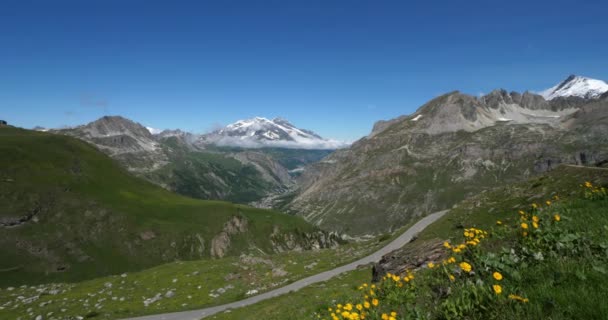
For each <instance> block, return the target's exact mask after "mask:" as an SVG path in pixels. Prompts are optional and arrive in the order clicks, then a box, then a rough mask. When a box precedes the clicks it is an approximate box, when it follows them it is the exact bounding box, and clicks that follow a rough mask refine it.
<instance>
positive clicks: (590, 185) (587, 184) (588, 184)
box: [585, 181, 593, 188]
mask: <svg viewBox="0 0 608 320" xmlns="http://www.w3.org/2000/svg"><path fill="white" fill-rule="evenodd" d="M585 187H587V188H593V184H591V182H589V181H585Z"/></svg>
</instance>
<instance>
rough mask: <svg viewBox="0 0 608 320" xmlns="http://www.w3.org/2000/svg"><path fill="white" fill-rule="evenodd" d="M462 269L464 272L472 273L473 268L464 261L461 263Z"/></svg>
mask: <svg viewBox="0 0 608 320" xmlns="http://www.w3.org/2000/svg"><path fill="white" fill-rule="evenodd" d="M460 269H462V271H464V272H467V273H470V272H471V270H472V269H473V267H472V266H471V265H470V264H469V263H467V262H464V261H463V262H461V263H460Z"/></svg>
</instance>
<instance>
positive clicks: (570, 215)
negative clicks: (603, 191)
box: [212, 167, 608, 319]
mask: <svg viewBox="0 0 608 320" xmlns="http://www.w3.org/2000/svg"><path fill="white" fill-rule="evenodd" d="M584 181H592V182H593V183H594V184H595V185H604V186H606V185H608V170H600V169H595V168H571V167H562V168H559V169H558V170H555V171H554V172H550V173H548V174H547V175H544V176H541V177H537V178H534V179H531V180H529V181H525V182H522V183H518V184H514V185H509V186H504V187H501V188H496V189H494V190H490V191H486V192H483V193H481V194H479V195H478V196H475V197H472V198H470V199H468V200H466V201H463V202H461V203H459V205H458V207H457V208H455V209H453V210H452V211H451V212H450V213H448V214H447V215H446V216H445V217H444V218H443V219H441V220H439V221H438V222H436V223H435V224H433V225H431V226H429V227H428V228H427V229H425V230H424V231H422V232H421V233H420V234H419V237H418V239H417V240H415V241H414V242H411V243H409V244H408V245H406V247H407V248H409V249H410V250H411V249H414V250H411V251H414V252H415V251H416V250H415V248H417V247H422V246H423V245H424V244H426V243H429V241H432V240H433V239H434V240H435V241H436V238H440V239H446V240H450V241H452V242H453V243H454V242H455V243H458V242H460V241H462V240H461V239H462V232H463V228H468V227H473V226H474V227H477V228H481V229H484V230H488V231H489V232H490V235H491V236H490V238H489V239H488V240H487V241H484V242H483V243H482V245H481V246H480V248H481V249H480V250H482V252H483V254H484V257H485V258H484V259H490V260H492V261H494V260H496V259H498V258H496V257H500V252H502V250H503V248H506V249H507V252H508V250H509V248H512V247H517V243H519V240H518V239H520V238H521V234H520V231H519V230H518V229H519V222H520V221H519V215H518V214H517V212H518V210H520V209H522V210H525V211H529V210H530V208H531V204H532V203H538V204H540V203H544V201H545V200H547V199H550V198H551V197H552V196H555V195H559V197H560V198H561V200H560V201H558V202H557V203H554V204H553V205H552V207H550V208H548V209H544V210H548V211H546V212H547V213H546V214H547V215H549V216H551V215H552V214H553V213H559V214H560V215H561V216H562V221H561V222H560V223H561V224H560V225H561V226H563V228H564V231H562V232H563V235H566V234H576V235H579V236H580V237H581V238H580V239H582V240H580V241H584V242H582V243H587V245H584V246H583V245H582V244H581V245H580V246H575V248H574V249H573V250H572V251H564V253H563V254H562V255H557V256H549V255H548V253H546V252H545V258H544V259H543V260H540V261H534V260H532V262H528V263H526V264H525V265H521V264H517V263H516V264H515V266H514V267H511V268H507V267H505V266H503V267H502V268H504V270H505V271H503V274H504V275H505V279H504V280H503V281H502V282H501V284H502V285H503V290H504V292H503V296H500V297H499V298H497V297H496V295H495V294H494V293H492V292H491V289H489V288H491V287H490V284H487V285H484V286H482V288H483V290H485V292H486V294H487V296H484V297H485V298H483V299H482V300H481V301H482V305H481V306H480V307H479V308H478V309H477V310H476V311H467V313H466V316H464V315H463V316H462V317H460V318H467V319H606V318H607V316H606V315H607V314H608V307H607V305H606V303H605V301H606V300H605V299H606V298H605V297H606V296H608V289H607V288H608V270H607V268H606V267H605V266H606V265H608V240H607V239H608V202H607V201H608V200H595V201H592V200H587V199H583V198H582V190H581V187H579V184H581V183H583V182H584ZM497 220H501V221H503V223H504V224H507V225H511V226H513V229H505V230H511V231H498V230H503V229H499V228H505V227H499V226H497V225H496V221H497ZM544 221H545V222H542V223H548V222H547V220H544ZM542 223H541V230H542ZM504 232H506V234H503V233H504ZM500 234H502V235H500ZM559 241H567V240H559ZM467 257H468V258H467ZM488 257H494V258H488ZM464 259H472V257H469V256H468V255H465V256H464ZM490 260H487V261H485V260H481V261H485V262H481V261H477V263H474V269H475V270H477V273H479V274H480V275H484V274H485V275H486V276H487V274H491V272H492V271H493V270H492V268H491V267H490V268H489V269H488V270H486V269H483V266H482V265H483V264H484V263H490V265H492V263H496V262H492V261H490ZM500 261H502V260H500ZM503 263H506V262H503ZM439 273H440V272H439V271H438V269H435V270H429V269H426V268H424V269H421V270H418V272H416V280H415V282H414V283H415V289H413V290H415V291H414V292H415V297H414V298H412V299H413V300H408V301H406V300H403V301H402V302H401V303H399V302H397V303H396V304H395V303H393V304H390V303H389V302H387V301H384V300H381V304H383V303H385V304H386V306H385V307H384V308H385V309H386V310H385V312H386V311H388V310H397V311H399V314H400V315H402V316H403V315H405V314H407V313H409V311H412V310H417V311H419V313H418V315H417V316H413V315H412V314H410V316H413V318H420V319H427V318H430V319H443V315H442V313H441V312H442V311H441V310H443V309H442V308H443V307H440V306H442V305H443V304H444V303H448V302H446V301H448V300H450V299H452V300H453V301H452V302H450V303H456V304H462V303H463V302H462V301H464V300H458V301H460V302H454V301H456V300H454V299H457V298H459V297H465V296H466V295H467V292H469V290H471V288H472V284H467V283H466V281H465V282H459V281H464V280H457V282H456V284H454V285H452V289H451V290H450V291H446V290H445V288H444V289H441V288H442V287H448V286H450V282H449V280H447V277H446V276H445V275H442V274H439ZM370 278H371V272H370V271H369V270H365V271H357V272H356V273H351V274H349V275H347V276H344V277H343V278H341V279H333V280H331V281H328V282H326V283H321V284H317V285H314V286H310V287H307V288H305V289H303V290H301V291H300V292H295V293H290V294H287V295H285V296H282V297H278V298H275V299H271V300H267V301H264V302H261V303H258V304H256V305H253V306H249V307H245V308H241V309H236V310H232V311H231V312H229V313H222V314H220V315H217V316H215V317H212V318H215V319H259V318H264V319H282V318H285V317H288V318H289V317H291V316H292V315H297V318H298V319H315V318H316V314H317V313H320V314H321V315H322V317H324V318H329V313H327V312H326V311H325V310H326V309H327V308H328V307H334V308H335V305H336V304H337V303H342V304H344V303H347V302H360V300H359V299H362V298H361V294H360V293H359V292H357V290H355V289H354V288H355V287H356V286H358V285H360V284H361V283H364V282H368V281H369V280H370ZM465 278H466V277H465ZM489 278H490V280H491V276H489ZM485 281H486V283H487V282H490V281H488V280H487V279H486V280H485ZM490 283H491V282H490ZM473 286H474V285H473ZM441 292H444V293H445V292H451V294H448V296H447V297H446V296H445V295H444V294H441ZM509 293H516V294H519V295H521V296H524V297H526V298H528V299H529V300H530V302H529V303H526V304H521V303H514V302H512V301H509V299H507V297H506V296H507V295H508V294H509ZM469 298H470V297H469ZM469 298H467V299H469ZM463 299H464V298H463ZM465 300H466V299H465ZM383 301H384V302H383ZM456 318H459V317H456ZM374 319H375V318H374ZM398 319H402V318H398Z"/></svg>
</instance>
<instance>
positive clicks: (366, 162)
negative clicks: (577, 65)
mask: <svg viewBox="0 0 608 320" xmlns="http://www.w3.org/2000/svg"><path fill="white" fill-rule="evenodd" d="M607 160H608V96H606V95H603V96H601V97H600V98H597V99H585V98H581V97H578V96H571V97H558V98H555V99H552V100H549V101H546V100H545V99H544V98H543V97H542V96H540V95H537V94H534V93H530V92H526V93H523V94H519V93H515V92H511V93H507V92H506V91H505V90H495V91H493V92H492V93H490V94H488V95H486V96H483V97H474V96H470V95H465V94H462V93H460V92H451V93H448V94H445V95H443V96H440V97H438V98H435V99H433V100H431V101H429V102H428V103H426V104H425V105H423V106H421V107H420V108H419V109H418V110H417V111H416V112H415V113H414V114H412V115H408V116H402V117H398V118H396V119H393V120H389V121H383V122H378V123H376V125H375V126H374V130H373V131H372V133H371V134H370V135H369V136H367V137H364V138H362V139H360V140H359V141H357V142H355V143H354V144H353V145H352V146H351V147H350V148H347V149H341V150H338V151H336V152H334V153H333V154H331V155H330V156H328V157H326V158H325V159H323V161H321V162H319V163H315V164H312V165H310V166H309V167H307V169H306V170H305V172H304V173H303V174H302V176H301V178H300V180H299V185H300V188H299V190H298V191H297V192H296V193H294V194H293V195H292V196H291V199H290V201H289V203H288V204H287V205H283V206H282V208H283V209H285V210H287V211H289V212H291V213H294V214H300V215H302V216H304V217H305V218H306V219H307V220H309V221H311V222H314V223H316V224H317V225H319V226H321V227H322V228H325V229H328V230H336V231H339V232H343V233H348V234H351V235H364V234H373V233H380V232H385V231H387V230H394V229H396V228H398V227H399V226H402V225H404V224H407V223H408V222H409V221H412V220H413V219H414V218H415V217H418V216H421V215H424V214H427V213H430V212H434V211H438V210H442V209H446V208H450V207H451V206H452V205H453V204H455V203H457V202H458V201H460V200H462V199H464V198H466V197H468V196H470V195H473V194H475V193H477V192H479V191H481V190H484V189H487V188H491V187H494V186H496V185H497V184H500V183H508V182H513V181H517V180H519V179H524V178H527V177H529V176H532V175H535V174H539V173H542V172H545V171H547V170H551V169H552V168H555V167H556V166H558V165H559V164H578V165H601V164H602V163H606V161H607Z"/></svg>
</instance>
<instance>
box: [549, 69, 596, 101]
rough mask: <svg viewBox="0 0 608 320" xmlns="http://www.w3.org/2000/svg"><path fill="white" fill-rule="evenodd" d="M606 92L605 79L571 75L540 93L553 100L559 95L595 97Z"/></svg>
mask: <svg viewBox="0 0 608 320" xmlns="http://www.w3.org/2000/svg"><path fill="white" fill-rule="evenodd" d="M605 92H608V83H606V82H605V81H602V80H597V79H591V78H587V77H581V76H577V75H570V76H569V77H568V78H566V80H564V81H562V82H560V83H559V84H557V85H556V86H554V87H551V88H549V89H547V90H545V91H542V92H540V94H541V95H542V96H543V97H544V98H545V99H547V100H553V99H555V98H559V97H580V98H586V99H593V98H598V97H599V96H601V95H602V94H603V93H605Z"/></svg>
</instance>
